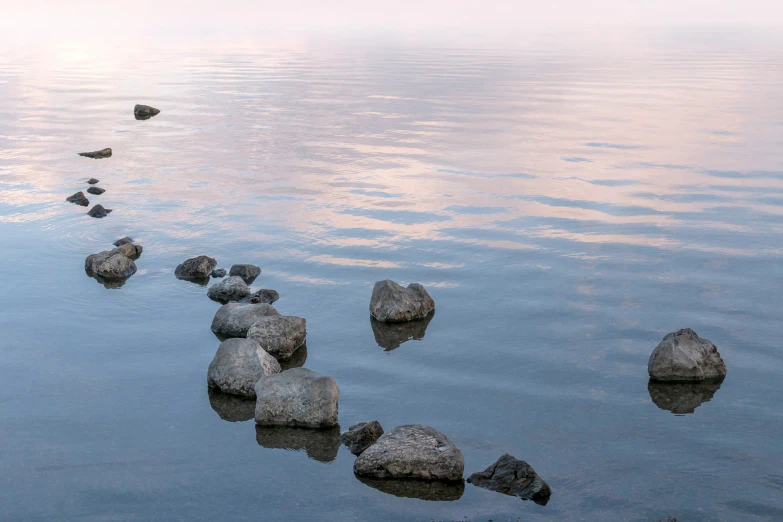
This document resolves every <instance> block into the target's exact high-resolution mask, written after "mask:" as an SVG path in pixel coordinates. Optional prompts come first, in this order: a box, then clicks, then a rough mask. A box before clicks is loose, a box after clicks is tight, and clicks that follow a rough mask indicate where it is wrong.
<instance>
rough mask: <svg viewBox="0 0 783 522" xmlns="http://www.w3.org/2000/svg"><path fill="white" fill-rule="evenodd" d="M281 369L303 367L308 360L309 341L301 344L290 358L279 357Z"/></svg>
mask: <svg viewBox="0 0 783 522" xmlns="http://www.w3.org/2000/svg"><path fill="white" fill-rule="evenodd" d="M277 362H279V363H280V369H281V371H286V370H290V369H291V368H301V367H302V366H304V365H305V363H306V362H307V343H305V344H303V345H302V346H300V347H299V348H298V349H297V350H296V351H295V352H294V353H293V355H291V357H289V358H288V359H278V360H277Z"/></svg>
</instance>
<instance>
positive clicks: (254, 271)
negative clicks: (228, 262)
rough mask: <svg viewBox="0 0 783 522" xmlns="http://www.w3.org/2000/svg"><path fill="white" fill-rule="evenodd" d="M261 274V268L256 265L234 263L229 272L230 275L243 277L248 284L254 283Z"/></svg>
mask: <svg viewBox="0 0 783 522" xmlns="http://www.w3.org/2000/svg"><path fill="white" fill-rule="evenodd" d="M259 274H261V268H260V267H257V266H256V265H233V266H232V267H231V270H229V272H228V275H230V276H239V277H241V278H242V279H243V280H244V281H245V283H247V284H252V283H253V281H255V280H256V278H257V277H258V276H259Z"/></svg>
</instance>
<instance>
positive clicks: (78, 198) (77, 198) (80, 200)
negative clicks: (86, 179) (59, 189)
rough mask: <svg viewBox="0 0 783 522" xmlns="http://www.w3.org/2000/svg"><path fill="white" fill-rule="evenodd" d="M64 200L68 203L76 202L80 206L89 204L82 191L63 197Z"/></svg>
mask: <svg viewBox="0 0 783 522" xmlns="http://www.w3.org/2000/svg"><path fill="white" fill-rule="evenodd" d="M65 201H67V202H68V203H76V204H77V205H79V206H81V207H86V206H87V205H89V204H90V200H89V199H87V196H85V195H84V192H82V191H79V192H77V193H76V194H74V195H73V196H68V197H67V198H65Z"/></svg>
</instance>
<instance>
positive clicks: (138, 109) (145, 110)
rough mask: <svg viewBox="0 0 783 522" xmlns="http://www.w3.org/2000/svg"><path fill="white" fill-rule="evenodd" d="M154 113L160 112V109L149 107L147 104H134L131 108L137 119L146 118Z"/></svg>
mask: <svg viewBox="0 0 783 522" xmlns="http://www.w3.org/2000/svg"><path fill="white" fill-rule="evenodd" d="M156 114H160V111H159V110H158V109H156V108H155V107H150V106H149V105H138V104H137V105H136V106H135V107H134V108H133V116H134V117H135V118H136V119H137V120H148V119H150V118H152V117H153V116H155V115H156Z"/></svg>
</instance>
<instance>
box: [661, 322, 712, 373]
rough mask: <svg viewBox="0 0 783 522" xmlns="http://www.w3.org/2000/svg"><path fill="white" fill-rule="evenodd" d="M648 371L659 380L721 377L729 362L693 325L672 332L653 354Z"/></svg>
mask: <svg viewBox="0 0 783 522" xmlns="http://www.w3.org/2000/svg"><path fill="white" fill-rule="evenodd" d="M647 372H648V373H649V374H650V378H651V379H654V380H656V381H670V382H687V381H703V380H706V379H722V378H723V377H724V376H725V375H726V364H725V363H724V362H723V359H721V357H720V353H718V349H717V348H716V347H715V345H714V344H712V343H711V342H710V341H708V340H707V339H702V338H701V337H699V336H698V335H697V334H696V332H694V331H693V330H691V329H690V328H685V329H683V330H678V331H676V332H672V333H670V334H668V335H666V337H664V338H663V341H661V343H660V344H659V345H658V346H657V347H656V348H655V350H653V352H652V353H651V354H650V359H649V360H648V362H647Z"/></svg>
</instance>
